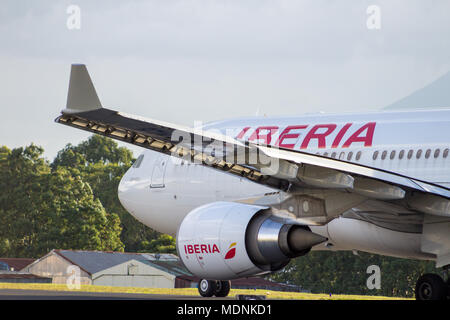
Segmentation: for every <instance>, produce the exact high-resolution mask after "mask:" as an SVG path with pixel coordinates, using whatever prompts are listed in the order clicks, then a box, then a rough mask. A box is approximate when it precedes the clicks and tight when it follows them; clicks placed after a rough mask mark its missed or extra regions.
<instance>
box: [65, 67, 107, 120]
mask: <svg viewBox="0 0 450 320" xmlns="http://www.w3.org/2000/svg"><path fill="white" fill-rule="evenodd" d="M101 107H102V104H101V103H100V100H99V99H98V96H97V92H95V88H94V85H93V84H92V81H91V77H90V76H89V73H88V71H87V69H86V65H84V64H72V68H71V70H70V81H69V93H68V94H67V105H66V108H65V109H64V110H62V113H79V112H85V111H92V110H96V109H100V108H101Z"/></svg>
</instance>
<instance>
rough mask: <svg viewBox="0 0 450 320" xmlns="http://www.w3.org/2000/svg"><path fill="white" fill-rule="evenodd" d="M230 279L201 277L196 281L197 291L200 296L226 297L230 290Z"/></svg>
mask: <svg viewBox="0 0 450 320" xmlns="http://www.w3.org/2000/svg"><path fill="white" fill-rule="evenodd" d="M230 288H231V284H230V281H216V280H206V279H202V280H200V282H199V283H198V292H199V293H200V295H201V296H202V297H212V296H216V297H226V296H227V295H228V293H229V292H230Z"/></svg>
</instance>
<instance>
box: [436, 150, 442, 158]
mask: <svg viewBox="0 0 450 320" xmlns="http://www.w3.org/2000/svg"><path fill="white" fill-rule="evenodd" d="M439 153H441V149H436V150H435V151H434V157H435V158H437V157H439Z"/></svg>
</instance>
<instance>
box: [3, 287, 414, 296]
mask: <svg viewBox="0 0 450 320" xmlns="http://www.w3.org/2000/svg"><path fill="white" fill-rule="evenodd" d="M1 289H20V290H49V291H81V292H106V293H141V294H161V295H186V296H198V295H199V294H198V291H197V289H196V288H182V289H181V288H177V289H163V288H136V287H107V286H94V285H83V286H81V288H80V290H70V289H69V288H68V287H67V286H66V285H64V284H50V283H49V284H47V283H46V284H40V283H0V290H1ZM239 294H249V295H265V296H266V298H267V299H296V300H410V299H408V298H392V297H382V296H360V295H343V294H336V295H331V296H330V295H329V294H313V293H300V292H280V291H270V290H241V289H232V290H231V291H230V294H229V297H235V296H236V295H239Z"/></svg>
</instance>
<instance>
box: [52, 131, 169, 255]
mask: <svg viewBox="0 0 450 320" xmlns="http://www.w3.org/2000/svg"><path fill="white" fill-rule="evenodd" d="M133 160H134V159H133V155H132V152H131V151H130V150H129V149H127V148H125V147H118V145H117V143H116V142H115V141H114V140H112V139H110V138H106V137H103V136H99V135H92V136H91V137H89V139H88V140H87V141H83V142H81V143H80V144H78V145H77V146H73V145H71V144H68V145H66V147H65V148H64V149H62V150H61V151H59V152H58V155H57V156H56V158H55V159H54V161H53V163H52V164H51V167H52V168H53V170H56V168H58V167H64V168H67V169H68V170H70V172H71V173H72V174H73V175H80V176H81V177H82V180H83V181H85V182H88V183H89V185H90V186H91V188H92V190H93V193H94V195H95V197H96V198H98V199H99V200H100V202H101V203H102V204H103V206H104V207H105V208H106V210H107V211H108V212H114V213H116V214H117V215H118V216H119V218H120V221H121V227H122V233H121V235H120V238H121V241H122V242H123V244H124V245H125V250H126V251H130V252H144V251H145V252H150V251H151V252H173V250H172V249H171V246H174V240H173V238H172V240H171V241H172V243H171V244H170V245H169V244H167V245H161V246H153V245H150V243H151V242H152V241H153V240H158V238H160V237H161V239H159V240H158V241H160V242H161V243H165V241H166V242H167V241H168V238H167V237H166V236H165V235H162V234H160V233H158V232H156V231H154V230H152V229H151V228H149V227H147V226H145V225H144V224H142V223H141V222H139V221H138V220H136V219H135V218H134V217H133V216H132V215H131V214H129V213H128V212H127V211H126V210H125V209H124V208H123V207H122V205H121V204H120V201H119V199H118V196H117V189H118V186H119V183H120V179H121V178H122V176H123V175H124V174H125V172H126V171H127V170H128V169H129V167H130V166H131V164H132V162H133ZM155 250H156V251H155Z"/></svg>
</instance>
